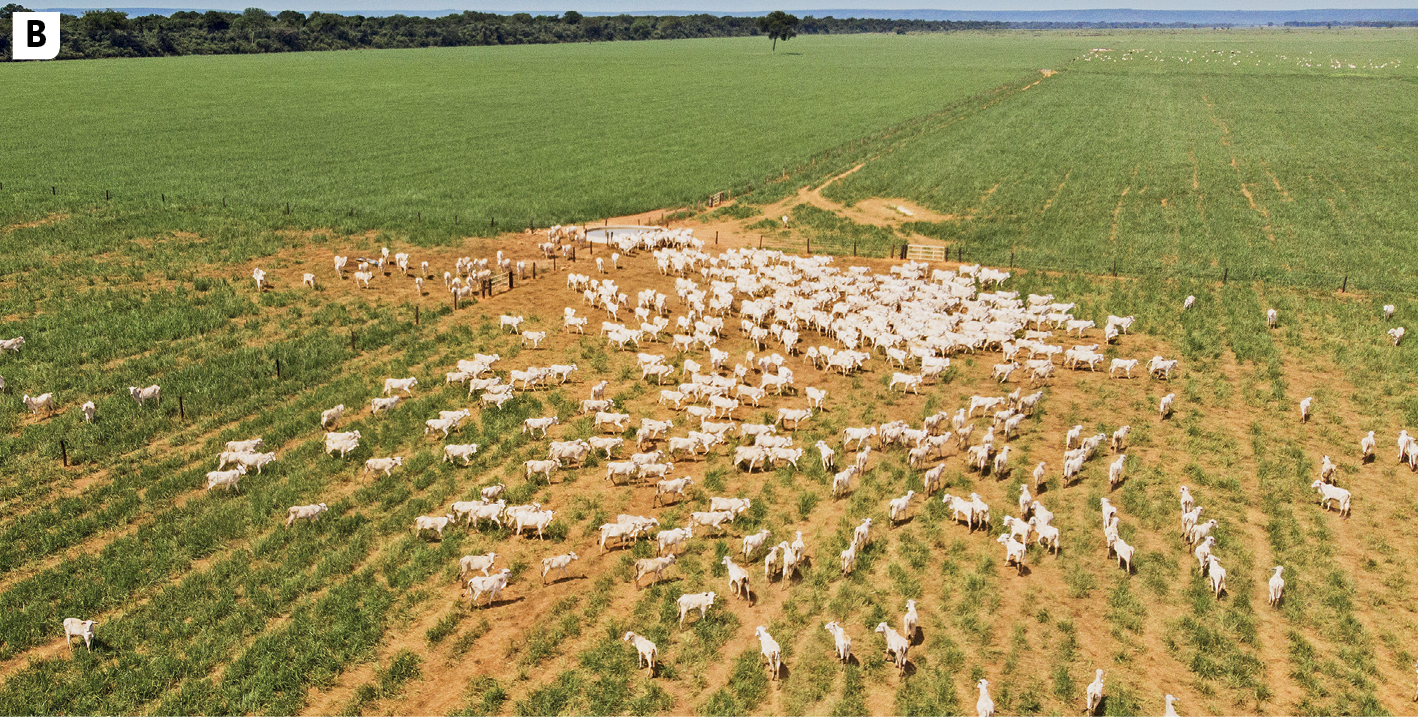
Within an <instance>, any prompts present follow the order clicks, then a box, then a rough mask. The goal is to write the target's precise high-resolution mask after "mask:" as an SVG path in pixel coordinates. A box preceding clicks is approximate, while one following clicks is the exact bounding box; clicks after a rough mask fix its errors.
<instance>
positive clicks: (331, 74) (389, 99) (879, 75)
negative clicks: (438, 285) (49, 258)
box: [0, 33, 1083, 238]
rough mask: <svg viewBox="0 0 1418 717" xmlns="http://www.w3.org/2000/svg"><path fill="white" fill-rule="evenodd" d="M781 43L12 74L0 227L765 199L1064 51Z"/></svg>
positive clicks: (412, 219)
mask: <svg viewBox="0 0 1418 717" xmlns="http://www.w3.org/2000/svg"><path fill="white" fill-rule="evenodd" d="M799 43H800V44H797V43H795V47H794V48H792V50H791V51H786V52H782V53H770V52H764V49H765V48H764V46H763V45H762V43H760V42H757V41H756V40H755V39H752V38H740V39H722V40H721V39H713V40H687V41H675V42H639V43H595V44H579V45H578V44H569V45H546V46H525V47H520V46H519V47H508V48H441V49H422V50H385V51H371V52H340V53H300V54H290V55H259V56H222V57H182V58H164V59H152V60H123V61H110V60H97V61H87V62H68V63H34V64H31V65H25V64H23V63H15V64H8V65H6V66H5V67H3V68H0V85H3V86H5V87H6V92H7V107H8V108H10V111H7V112H6V113H5V115H4V117H3V118H0V136H5V137H6V140H5V144H4V147H5V151H4V152H0V182H3V183H4V189H3V190H0V224H3V223H7V222H5V221H4V220H5V218H8V217H12V216H14V217H23V216H34V215H36V214H42V213H44V212H46V211H55V210H58V209H61V208H63V209H66V210H68V209H73V208H78V207H101V206H107V204H106V202H105V201H104V192H105V190H109V191H111V192H112V196H114V197H115V199H114V206H116V207H119V208H134V209H139V210H141V211H145V212H166V213H168V216H169V221H170V222H172V223H178V222H180V221H182V216H183V215H184V214H198V215H210V216H227V215H230V214H236V215H243V214H250V215H251V216H268V215H272V214H273V213H277V212H278V211H279V212H284V211H285V204H286V203H287V202H289V203H290V204H291V211H292V215H291V217H290V218H289V219H287V218H285V217H284V215H281V217H280V218H279V219H278V220H277V221H287V220H288V221H291V222H293V223H296V224H304V223H315V224H329V223H333V222H335V221H336V220H337V219H339V218H344V219H348V213H349V210H350V209H353V210H354V214H355V218H356V223H355V226H365V227H372V228H377V229H387V228H389V227H392V226H401V227H406V228H412V229H421V230H422V231H424V232H432V233H436V234H441V236H443V237H445V238H446V237H447V236H448V235H449V234H450V233H452V232H454V231H459V232H468V231H475V230H476V231H482V232H486V231H488V228H489V220H490V219H492V218H496V220H497V222H498V225H499V226H501V227H504V228H513V229H515V228H518V227H525V226H526V225H527V222H528V220H529V219H534V220H536V221H537V222H538V223H539V224H541V225H542V226H546V225H549V224H551V223H553V222H562V221H573V220H575V221H581V220H585V219H589V218H593V217H603V216H618V215H622V214H628V213H635V212H641V211H647V210H650V209H658V208H660V207H665V206H670V205H675V204H680V203H686V202H687V203H693V202H695V201H698V200H703V199H705V198H707V197H708V196H709V195H710V194H713V193H714V192H716V191H719V190H722V189H733V188H743V187H746V186H747V184H748V183H749V182H753V183H762V181H763V180H764V178H765V177H766V176H767V175H769V174H775V173H778V172H780V171H782V170H783V169H784V168H787V167H790V166H793V165H796V164H797V163H798V162H799V161H800V160H801V158H802V157H804V156H806V155H808V154H811V153H814V152H821V151H823V150H826V149H828V148H831V147H836V146H837V145H842V144H846V143H848V142H849V141H851V140H853V139H856V138H858V137H860V136H862V135H865V134H869V133H872V132H875V131H878V130H881V129H883V128H885V127H888V126H890V125H892V124H894V123H897V122H900V121H903V120H905V119H908V118H910V117H914V116H917V115H921V114H925V113H928V112H930V111H932V110H935V109H937V108H938V107H940V106H941V105H942V104H945V103H947V102H949V101H951V100H952V99H957V98H961V97H965V96H970V95H975V94H977V93H980V92H983V91H985V90H988V89H989V88H991V87H994V86H996V85H999V84H1001V83H1003V82H1006V81H1008V80H1011V79H1013V78H1016V77H1018V76H1020V75H1022V74H1025V73H1028V72H1032V71H1033V70H1035V69H1037V68H1038V67H1040V66H1044V65H1049V64H1054V63H1057V62H1060V61H1062V60H1064V59H1065V58H1067V57H1069V56H1071V55H1073V54H1075V53H1076V52H1077V51H1078V49H1079V48H1080V47H1083V41H1081V40H1079V39H1075V38H1069V37H1067V36H1062V35H1057V36H1044V37H1028V36H1023V35H1010V36H1000V35H993V34H964V33H962V34H952V35H940V36H933V35H908V36H884V35H875V36H841V37H812V38H802V39H800V40H799ZM217 78H220V81H216V79H217ZM155 108H161V110H160V111H155ZM61 128H62V129H61ZM53 186H58V192H59V196H57V197H56V196H53V195H52V194H51V191H52V190H51V187H53ZM163 194H166V198H167V203H166V204H164V203H163V200H162V195H163ZM223 198H225V199H226V201H227V207H226V208H225V209H223V204H222V201H223ZM419 212H422V219H423V221H424V222H426V223H425V224H422V225H420V224H419V222H418V219H417V217H418V213H419ZM455 214H456V215H458V216H459V217H460V220H459V221H460V224H459V226H458V227H457V228H455V226H454V215H455ZM430 225H432V226H435V227H437V229H436V230H430V229H429V227H430Z"/></svg>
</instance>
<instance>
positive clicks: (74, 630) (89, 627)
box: [64, 617, 98, 652]
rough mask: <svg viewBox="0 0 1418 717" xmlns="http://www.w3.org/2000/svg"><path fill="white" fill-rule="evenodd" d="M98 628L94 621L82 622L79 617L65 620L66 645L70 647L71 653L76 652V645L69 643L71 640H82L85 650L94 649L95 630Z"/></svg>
mask: <svg viewBox="0 0 1418 717" xmlns="http://www.w3.org/2000/svg"><path fill="white" fill-rule="evenodd" d="M97 626H98V623H97V622H94V621H93V620H80V619H79V618H77V617H66V618H64V644H65V645H67V646H68V647H69V651H70V652H73V651H74V644H73V643H72V642H69V640H70V639H71V638H75V637H78V638H82V639H83V641H84V649H86V650H92V649H93V645H92V643H93V640H94V628H95V627H97Z"/></svg>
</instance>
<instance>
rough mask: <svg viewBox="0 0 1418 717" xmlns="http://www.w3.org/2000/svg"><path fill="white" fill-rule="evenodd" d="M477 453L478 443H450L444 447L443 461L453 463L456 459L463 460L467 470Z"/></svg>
mask: <svg viewBox="0 0 1418 717" xmlns="http://www.w3.org/2000/svg"><path fill="white" fill-rule="evenodd" d="M477 452H478V444H476V443H450V444H448V445H446V446H444V447H443V461H444V462H445V463H452V462H453V460H454V459H462V461H463V467H464V468H466V467H468V463H469V462H470V461H472V459H473V455H474V454H476V453H477Z"/></svg>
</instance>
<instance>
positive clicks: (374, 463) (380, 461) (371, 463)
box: [360, 456, 404, 478]
mask: <svg viewBox="0 0 1418 717" xmlns="http://www.w3.org/2000/svg"><path fill="white" fill-rule="evenodd" d="M402 465H404V458H403V456H393V457H391V458H370V459H369V460H367V461H365V462H364V470H363V471H360V472H361V473H379V472H381V471H382V472H383V473H384V476H385V477H386V478H387V477H389V476H390V475H392V471H393V470H394V469H395V468H396V467H398V466H402Z"/></svg>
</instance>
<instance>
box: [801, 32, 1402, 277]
mask: <svg viewBox="0 0 1418 717" xmlns="http://www.w3.org/2000/svg"><path fill="white" fill-rule="evenodd" d="M1413 37H1414V35H1413V32H1412V31H1408V30H1404V31H1400V32H1390V31H1383V30H1379V31H1358V32H1346V33H1325V32H1316V31H1301V32H1290V33H1283V34H1282V33H1263V32H1249V33H1235V34H1228V35H1226V36H1224V37H1223V36H1219V35H1217V34H1216V33H1213V32H1207V33H1200V32H1195V33H1193V32H1180V33H1166V34H1164V33H1114V34H1112V35H1111V36H1105V37H1101V38H1096V39H1095V44H1094V47H1109V48H1118V49H1117V50H1116V51H1115V52H1113V53H1106V54H1105V56H1111V57H1115V58H1116V57H1119V56H1120V55H1122V54H1123V52H1124V49H1123V48H1145V49H1146V52H1139V53H1133V54H1132V55H1131V58H1130V60H1128V61H1121V60H1117V61H1112V62H1104V61H1101V60H1094V61H1083V60H1082V59H1081V58H1077V59H1074V60H1073V61H1071V62H1068V63H1064V64H1063V65H1061V66H1060V67H1058V68H1055V69H1060V70H1063V72H1061V73H1060V74H1058V75H1055V76H1053V77H1051V78H1048V79H1045V80H1043V81H1042V82H1041V83H1040V84H1039V85H1037V86H1035V87H1032V88H1030V89H1028V90H1022V91H1018V92H1013V93H1011V94H1009V96H1007V97H1003V98H1001V99H1000V100H999V101H998V102H997V103H994V104H988V103H987V104H988V106H972V107H967V108H963V109H962V110H961V111H960V112H957V113H949V114H946V115H943V116H941V117H940V118H938V119H937V120H935V121H933V122H928V123H925V124H924V125H922V126H921V127H919V128H916V129H913V130H912V131H910V132H905V133H902V135H901V136H899V137H895V138H889V139H887V140H884V141H883V142H882V143H881V145H880V150H879V152H878V154H877V156H876V157H875V158H873V159H872V160H871V161H869V162H867V164H866V166H865V167H864V168H862V169H861V170H860V171H858V172H856V173H854V174H852V175H851V176H848V177H845V178H844V179H842V181H840V182H837V183H835V184H833V185H832V186H830V187H828V188H827V189H826V190H825V194H826V195H827V196H828V197H829V198H833V199H836V200H839V201H843V202H849V203H850V202H856V201H860V200H862V199H866V198H869V197H903V198H906V199H909V200H913V201H916V202H919V203H921V204H923V205H925V206H927V207H929V208H931V209H934V210H936V211H938V212H941V213H944V214H949V215H953V216H954V217H955V219H952V220H949V221H941V222H915V223H912V224H910V225H909V228H910V229H912V230H914V231H917V232H920V233H922V234H926V235H928V236H932V237H936V238H939V239H943V240H946V241H949V242H951V243H952V244H956V245H959V248H962V249H963V250H964V259H965V260H966V261H972V262H973V261H980V262H985V263H990V264H1006V263H1008V262H1009V261H1010V259H1011V257H1013V258H1014V263H1015V265H1016V266H1028V267H1037V268H1046V269H1052V270H1059V269H1072V270H1078V271H1086V272H1091V273H1106V272H1111V271H1112V270H1113V267H1114V264H1115V263H1116V266H1117V271H1119V272H1120V273H1126V274H1132V275H1136V274H1149V275H1156V274H1163V275H1167V276H1178V275H1187V276H1195V277H1206V278H1208V279H1211V280H1217V279H1220V278H1221V277H1222V275H1223V273H1225V272H1226V271H1227V270H1229V273H1230V277H1231V278H1232V279H1236V278H1242V279H1246V278H1264V279H1266V280H1267V281H1271V282H1281V283H1290V284H1300V285H1308V286H1325V287H1327V288H1335V289H1337V288H1339V287H1340V286H1341V284H1342V283H1343V281H1344V277H1345V276H1346V275H1348V276H1349V287H1350V288H1351V289H1352V288H1355V287H1358V288H1361V289H1378V288H1394V289H1397V288H1405V289H1409V290H1411V289H1412V288H1413V287H1414V286H1418V282H1415V280H1414V279H1413V276H1414V273H1415V272H1414V269H1415V268H1418V263H1415V260H1414V259H1413V258H1412V255H1411V252H1406V251H1403V247H1404V246H1405V245H1406V243H1407V242H1408V238H1409V237H1411V236H1412V235H1413V234H1414V232H1415V230H1418V212H1415V211H1414V209H1413V207H1414V206H1416V205H1418V202H1415V199H1418V195H1415V189H1414V187H1415V186H1418V181H1415V180H1418V176H1415V172H1418V169H1415V168H1418V161H1415V160H1418V156H1415V149H1414V145H1413V143H1412V142H1408V141H1406V138H1407V137H1410V136H1412V134H1413V133H1414V131H1415V129H1418V121H1415V119H1414V117H1415V116H1418V112H1415V110H1418V104H1415V103H1418V100H1415V95H1414V93H1413V92H1412V91H1411V87H1412V84H1413V81H1414V78H1415V62H1414V60H1415V59H1418V58H1414V56H1413V52H1412V49H1411V48H1412V40H1413ZM1214 49H1222V50H1225V51H1227V52H1229V51H1231V50H1235V51H1238V52H1240V53H1243V54H1244V53H1255V54H1254V56H1253V57H1254V58H1258V59H1253V60H1252V61H1251V62H1249V63H1246V62H1243V63H1240V64H1239V65H1232V64H1230V63H1229V62H1227V63H1222V62H1205V61H1200V60H1197V61H1193V62H1186V60H1187V59H1195V58H1197V57H1198V55H1197V54H1196V53H1199V52H1200V53H1205V51H1207V50H1214ZM1308 53H1313V57H1315V58H1316V59H1318V58H1324V59H1325V61H1326V62H1328V61H1329V60H1331V59H1343V60H1344V65H1345V66H1344V67H1343V68H1342V69H1332V68H1330V67H1328V66H1327V65H1326V66H1319V67H1297V66H1296V64H1295V58H1296V57H1298V56H1302V55H1304V56H1307V57H1308V56H1310V55H1309V54H1308ZM1281 57H1285V58H1287V59H1285V60H1281V59H1280V58H1281ZM1393 60H1402V64H1401V65H1399V66H1397V67H1395V66H1393V64H1392V61H1393ZM1256 61H1260V63H1261V64H1260V65H1256V64H1255V63H1256ZM1384 61H1388V62H1389V64H1390V66H1389V67H1387V68H1382V69H1380V68H1379V67H1377V65H1378V64H1379V63H1381V62H1384ZM1350 63H1353V64H1355V65H1356V68H1355V69H1350V68H1349V67H1348V64H1350ZM1370 64H1372V65H1375V66H1374V67H1369V66H1368V65H1370ZM1341 107H1342V108H1343V111H1342V114H1341V113H1337V112H1335V111H1331V110H1329V109H1326V108H1341ZM845 166H846V165H845V163H844V164H843V167H845ZM1247 195H1249V197H1248V196H1247Z"/></svg>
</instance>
